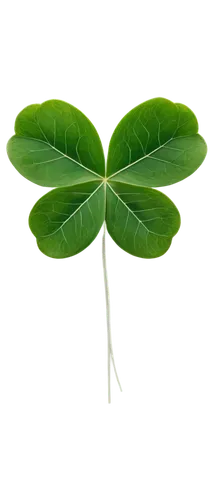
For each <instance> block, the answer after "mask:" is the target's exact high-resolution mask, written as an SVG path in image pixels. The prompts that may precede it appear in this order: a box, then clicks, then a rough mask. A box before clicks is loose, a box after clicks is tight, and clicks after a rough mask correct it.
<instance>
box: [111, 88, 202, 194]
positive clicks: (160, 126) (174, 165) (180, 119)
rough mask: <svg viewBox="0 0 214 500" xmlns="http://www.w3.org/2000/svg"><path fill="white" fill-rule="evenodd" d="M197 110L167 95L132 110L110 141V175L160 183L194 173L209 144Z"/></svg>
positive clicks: (148, 183)
mask: <svg viewBox="0 0 214 500" xmlns="http://www.w3.org/2000/svg"><path fill="white" fill-rule="evenodd" d="M197 131H198V123H197V119H196V117H195V115H194V114H193V112H192V111H191V110H190V109H189V108H187V107H186V106H184V105H183V104H174V103H173V102H171V101H168V100H167V99H162V98H157V99H151V100H150V101H147V102H145V103H143V104H140V105H139V106H137V107H136V108H134V109H133V110H132V111H130V112H129V113H128V114H127V115H126V116H125V117H124V118H123V119H122V120H121V122H120V123H119V125H118V126H117V127H116V129H115V131H114V133H113V135H112V138H111V141H110V145H109V153H108V160H107V176H108V177H109V178H112V179H114V180H115V181H117V182H125V183H130V184H138V185H143V186H151V187H159V186H166V185H169V184H174V183H176V182H179V181H181V180H182V179H184V178H186V177H188V176H189V175H191V174H192V173H193V172H195V170H196V169H197V168H198V167H199V166H200V165H201V163H202V162H203V160H204V158H205V156H206V152H207V147H206V143H205V141H204V139H203V138H202V137H201V136H200V135H199V134H198V133H197Z"/></svg>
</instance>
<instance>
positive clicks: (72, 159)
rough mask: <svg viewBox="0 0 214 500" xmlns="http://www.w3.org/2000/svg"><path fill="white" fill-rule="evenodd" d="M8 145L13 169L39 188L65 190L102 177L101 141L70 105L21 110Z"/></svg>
mask: <svg viewBox="0 0 214 500" xmlns="http://www.w3.org/2000/svg"><path fill="white" fill-rule="evenodd" d="M15 133H16V135H15V136H13V137H12V138H11V139H10V140H9V142H8V145H7V151H8V156H9V158H10V161H11V162H12V163H13V165H14V167H15V168H16V169H17V170H18V171H19V172H20V173H21V174H22V175H23V176H24V177H26V178H27V179H29V180H30V181H32V182H34V183H36V184H39V185H41V186H48V187H56V186H66V185H71V184H75V183H79V182H87V181H90V180H93V179H96V178H100V177H102V176H104V172H105V161H104V154H103V149H102V145H101V142H100V138H99V136H98V134H97V131H96V129H95V128H94V126H93V125H92V123H91V122H90V121H89V120H88V118H86V116H85V115H84V114H83V113H81V111H79V110H78V109H77V108H75V107H74V106H72V105H71V104H68V103H65V102H63V101H58V100H51V101H46V102H44V103H43V104H41V105H39V104H33V105H32V106H28V107H27V108H25V109H23V111H21V113H19V115H18V116H17V119H16V122H15Z"/></svg>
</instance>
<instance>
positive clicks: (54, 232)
mask: <svg viewBox="0 0 214 500" xmlns="http://www.w3.org/2000/svg"><path fill="white" fill-rule="evenodd" d="M103 184H104V182H101V183H100V185H99V186H98V187H97V188H96V189H95V191H93V193H91V194H90V196H89V197H88V198H87V199H86V200H84V201H83V203H81V205H79V206H78V208H77V209H76V210H75V211H74V212H73V213H72V214H71V215H69V217H68V218H67V219H66V220H65V221H64V222H63V223H62V224H61V226H60V227H58V228H57V229H56V230H55V231H53V233H49V234H47V235H45V236H37V239H38V238H39V239H43V238H49V237H50V236H53V235H54V234H56V233H57V232H58V231H62V228H63V226H64V225H65V224H67V222H68V221H69V220H70V219H71V218H72V217H73V216H74V215H75V214H76V213H77V212H78V210H81V208H82V207H83V205H85V204H86V203H88V202H89V200H90V198H92V196H94V194H95V193H96V192H97V191H98V189H100V188H101V186H102V185H103ZM35 215H36V214H35Z"/></svg>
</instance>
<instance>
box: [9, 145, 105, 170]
mask: <svg viewBox="0 0 214 500" xmlns="http://www.w3.org/2000/svg"><path fill="white" fill-rule="evenodd" d="M15 137H19V138H21V139H29V140H31V141H35V142H42V143H43V144H46V145H47V146H49V147H50V148H52V149H54V150H55V151H57V153H60V154H61V155H62V157H64V158H67V159H68V160H70V161H72V162H74V163H76V164H77V165H78V166H79V167H82V168H83V169H85V170H87V171H88V172H90V173H91V174H93V175H96V176H97V177H99V178H100V179H103V177H102V176H101V175H99V174H97V172H93V170H91V169H90V168H88V167H85V165H83V164H82V163H79V162H78V161H77V160H74V158H71V157H70V156H68V155H66V154H65V153H63V152H62V151H60V149H57V148H56V147H55V146H53V145H52V144H51V143H50V142H47V141H43V140H42V139H36V138H35V137H26V136H23V135H21V136H20V135H15ZM62 157H61V158H62ZM56 159H57V160H59V159H60V158H56ZM45 163H46V162H45Z"/></svg>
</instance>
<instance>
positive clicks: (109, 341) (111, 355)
mask: <svg viewBox="0 0 214 500" xmlns="http://www.w3.org/2000/svg"><path fill="white" fill-rule="evenodd" d="M102 256H103V274H104V285H105V296H106V320H107V346H108V402H109V403H111V361H112V365H113V368H114V373H115V376H116V379H117V382H118V385H119V388H120V390H121V391H122V387H121V384H120V381H119V377H118V374H117V370H116V366H115V360H114V353H113V347H112V338H111V321H110V296H109V286H108V274H107V265H106V223H105V222H104V231H103V240H102Z"/></svg>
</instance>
